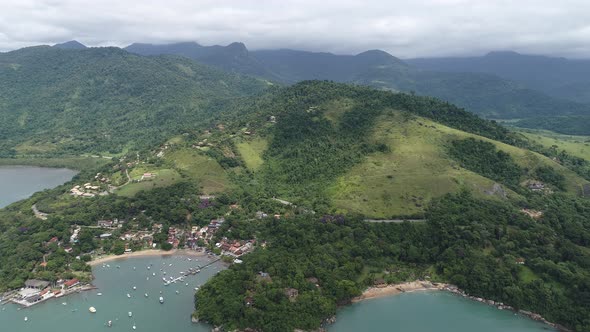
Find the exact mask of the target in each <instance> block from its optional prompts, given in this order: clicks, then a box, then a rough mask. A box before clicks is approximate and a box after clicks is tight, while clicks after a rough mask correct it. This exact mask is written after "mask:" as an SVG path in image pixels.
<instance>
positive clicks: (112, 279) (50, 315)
mask: <svg viewBox="0 0 590 332" xmlns="http://www.w3.org/2000/svg"><path fill="white" fill-rule="evenodd" d="M195 259H198V261H195ZM208 261H209V260H208V259H207V258H206V257H191V261H188V257H185V256H174V257H145V258H130V259H127V260H119V261H112V262H109V263H108V264H109V265H110V267H102V266H96V267H94V275H95V277H96V279H95V280H94V282H93V284H94V285H95V286H97V287H98V289H96V290H92V291H87V292H82V293H79V294H74V295H70V296H66V297H62V298H59V299H51V300H48V301H46V302H44V303H40V304H38V305H35V306H33V307H31V308H27V309H22V310H18V307H17V306H16V305H12V304H8V305H5V306H2V309H0V331H7V332H8V331H10V332H12V331H15V332H16V331H27V332H28V331H31V332H40V331H44V332H96V331H113V332H115V331H132V327H133V325H136V327H137V331H148V332H172V331H174V332H189V331H190V332H205V331H207V332H209V331H211V327H210V326H208V325H204V324H193V323H191V321H190V315H191V313H192V312H193V310H194V303H193V300H194V293H195V287H200V286H201V285H202V284H203V283H205V282H206V281H207V280H208V279H209V278H211V277H212V276H213V275H214V274H215V273H217V272H218V271H220V270H221V269H223V266H222V265H221V264H219V263H215V264H213V265H211V266H209V267H208V268H206V269H203V270H202V271H201V273H199V274H197V275H190V276H188V277H186V278H185V281H184V282H179V283H176V284H171V285H169V286H164V283H163V282H162V277H170V276H179V272H181V271H187V270H188V268H189V267H195V266H197V265H204V264H205V263H207V262H208ZM170 264H172V266H170ZM116 266H120V268H117V267H116ZM148 266H151V269H149V270H148V269H147V267H148ZM134 267H135V269H134ZM160 269H162V270H163V271H160ZM164 272H166V274H164ZM153 273H155V274H156V275H155V276H154V275H153ZM148 278H149V280H148ZM186 283H188V286H186ZM134 286H135V287H136V288H137V290H133V287H134ZM177 291H178V294H177V293H176V292H177ZM160 292H162V293H161V294H160ZM98 293H102V296H99V295H97V294H98ZM146 293H147V294H148V297H145V294H146ZM127 294H129V295H130V296H131V297H130V298H128V297H127ZM160 296H162V297H164V304H160V303H159V300H158V299H159V297H160ZM63 303H65V305H64V304H63ZM91 306H93V307H95V308H96V310H97V312H96V313H94V314H92V313H90V312H89V311H88V308H90V307H91ZM129 311H131V312H132V317H129V316H128V312H129ZM25 317H27V318H28V320H27V321H26V322H25V320H24V319H25ZM109 320H111V321H112V322H113V326H112V327H111V328H110V329H109V328H108V327H107V326H106V323H107V322H108V321H109Z"/></svg>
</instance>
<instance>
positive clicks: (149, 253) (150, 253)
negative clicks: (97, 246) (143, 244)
mask: <svg viewBox="0 0 590 332" xmlns="http://www.w3.org/2000/svg"><path fill="white" fill-rule="evenodd" d="M158 256H197V257H202V256H207V254H206V253H205V252H204V251H194V250H189V249H173V250H168V251H165V250H161V249H148V250H141V251H134V252H132V253H128V254H122V255H118V256H117V255H108V256H102V257H99V258H96V259H93V260H91V261H90V262H87V263H86V264H88V265H90V266H92V267H94V266H97V265H100V264H103V263H108V262H112V261H117V260H124V259H127V258H140V257H158Z"/></svg>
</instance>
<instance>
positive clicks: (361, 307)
mask: <svg viewBox="0 0 590 332" xmlns="http://www.w3.org/2000/svg"><path fill="white" fill-rule="evenodd" d="M328 331H330V332H357V331H400V332H429V331H433V332H474V331H476V332H542V331H544V332H547V331H555V330H554V329H552V328H550V327H549V326H547V325H545V324H542V323H539V322H535V321H533V320H530V319H527V318H524V317H522V316H518V315H515V314H514V313H513V312H511V311H505V310H498V309H496V308H495V307H492V306H488V305H485V304H482V303H479V302H475V301H471V300H468V299H465V298H462V297H459V296H456V295H453V294H451V293H447V292H440V291H432V292H414V293H405V294H399V295H394V296H390V297H384V298H378V299H371V300H367V301H362V302H358V303H355V304H353V305H351V306H347V307H344V308H342V309H341V310H339V311H338V314H337V315H336V323H334V324H333V325H331V326H329V327H328Z"/></svg>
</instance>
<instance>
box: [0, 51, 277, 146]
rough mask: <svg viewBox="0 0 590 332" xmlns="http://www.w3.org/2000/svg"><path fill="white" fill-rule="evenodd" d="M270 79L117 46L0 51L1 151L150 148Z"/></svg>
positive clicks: (187, 128)
mask: <svg viewBox="0 0 590 332" xmlns="http://www.w3.org/2000/svg"><path fill="white" fill-rule="evenodd" d="M266 86H267V83H266V82H263V81H260V80H256V79H253V78H248V77H243V76H239V75H235V74H229V73H226V72H223V71H219V70H216V69H212V68H209V67H206V66H203V65H200V64H197V63H195V62H193V61H190V60H188V59H186V58H180V57H174V56H162V57H141V56H137V55H133V54H130V53H128V52H125V51H123V50H121V49H118V48H89V49H81V50H76V49H62V48H53V47H45V46H39V47H31V48H25V49H20V50H17V51H13V52H8V53H1V54H0V151H1V152H0V154H2V155H3V156H11V155H14V154H25V155H41V154H43V155H52V154H53V155H57V154H64V153H68V154H81V153H87V152H92V153H95V154H96V153H104V154H118V153H121V152H124V151H127V150H128V149H133V148H135V149H137V148H146V147H151V146H153V145H155V144H157V143H159V142H160V141H162V140H164V139H165V138H167V137H169V136H172V135H173V134H175V133H178V132H179V131H181V130H189V129H192V128H196V127H199V126H203V125H204V124H207V123H208V122H207V121H208V119H211V118H212V117H214V116H216V113H218V112H219V111H221V108H222V107H221V105H222V103H223V102H224V101H227V100H228V99H232V98H235V97H240V96H247V95H251V94H255V93H258V92H260V91H262V90H263V89H265V88H266Z"/></svg>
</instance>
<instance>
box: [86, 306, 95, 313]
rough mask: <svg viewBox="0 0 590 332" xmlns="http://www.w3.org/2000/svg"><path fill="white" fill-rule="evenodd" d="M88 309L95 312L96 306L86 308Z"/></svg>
mask: <svg viewBox="0 0 590 332" xmlns="http://www.w3.org/2000/svg"><path fill="white" fill-rule="evenodd" d="M88 311H90V312H91V313H95V312H96V308H95V307H90V308H88Z"/></svg>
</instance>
